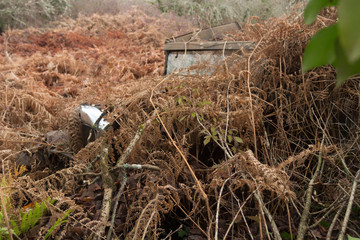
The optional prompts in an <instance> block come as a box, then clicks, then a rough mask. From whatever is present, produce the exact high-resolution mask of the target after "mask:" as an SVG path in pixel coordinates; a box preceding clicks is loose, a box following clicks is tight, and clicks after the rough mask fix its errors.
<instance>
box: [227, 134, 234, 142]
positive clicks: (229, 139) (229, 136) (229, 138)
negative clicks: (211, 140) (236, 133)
mask: <svg viewBox="0 0 360 240" xmlns="http://www.w3.org/2000/svg"><path fill="white" fill-rule="evenodd" d="M227 139H228V142H229V143H231V142H232V140H233V137H232V136H231V135H227Z"/></svg>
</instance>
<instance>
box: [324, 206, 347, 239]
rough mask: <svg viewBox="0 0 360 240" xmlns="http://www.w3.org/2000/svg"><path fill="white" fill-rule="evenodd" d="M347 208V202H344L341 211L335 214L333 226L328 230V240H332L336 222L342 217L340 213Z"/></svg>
mask: <svg viewBox="0 0 360 240" xmlns="http://www.w3.org/2000/svg"><path fill="white" fill-rule="evenodd" d="M344 206H345V202H343V203H342V204H341V205H340V208H339V210H338V211H337V212H336V214H335V217H334V218H333V220H332V222H331V224H330V227H329V229H328V232H327V234H326V240H331V234H332V231H333V229H334V227H335V225H336V221H337V220H338V218H339V216H340V213H341V212H342V210H343V208H344Z"/></svg>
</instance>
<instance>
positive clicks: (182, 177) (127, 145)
mask: <svg viewBox="0 0 360 240" xmlns="http://www.w3.org/2000/svg"><path fill="white" fill-rule="evenodd" d="M135 13H136V14H134V12H130V13H129V14H128V15H123V16H118V17H100V16H94V17H92V18H84V19H80V20H79V21H78V22H71V24H70V23H66V24H65V25H64V26H63V27H59V28H56V29H50V30H48V31H43V30H41V31H40V30H36V29H28V30H22V31H11V32H7V33H5V35H3V36H2V39H1V40H2V44H1V49H2V52H3V54H2V55H1V59H0V61H1V63H2V65H1V67H0V68H1V69H0V77H1V85H2V89H1V91H0V100H1V105H0V117H1V119H0V124H1V128H2V131H1V133H0V156H1V159H2V175H3V183H2V187H3V188H2V191H3V193H4V194H3V196H2V201H3V202H4V201H5V202H7V203H8V204H7V205H8V206H7V208H6V209H7V215H9V216H10V217H9V218H11V216H16V213H17V211H18V209H26V208H28V206H29V204H32V203H34V202H42V201H45V200H46V199H49V198H50V199H56V200H57V201H56V203H54V204H52V205H51V204H49V206H48V208H49V211H50V213H49V214H47V215H46V216H44V217H42V221H40V222H39V223H38V224H37V225H36V227H37V228H36V229H35V230H33V231H28V232H24V233H22V234H23V235H22V236H26V237H28V238H29V239H36V238H39V236H40V237H41V236H45V235H46V234H47V233H48V229H49V228H50V227H51V226H54V225H56V224H55V223H56V222H57V220H58V219H64V214H68V216H67V215H66V216H67V220H66V221H62V224H59V223H58V224H57V225H56V228H54V229H53V231H52V232H51V235H52V236H53V237H54V236H56V237H58V238H59V239H83V237H84V236H85V237H87V238H99V239H106V238H107V239H111V237H113V238H115V236H117V237H118V238H119V239H125V238H126V239H143V238H147V239H170V238H171V239H184V238H185V237H187V238H188V239H218V238H220V239H281V238H284V239H291V238H293V239H295V236H297V237H299V236H301V235H302V234H305V235H306V236H307V238H308V239H325V238H327V239H332V238H334V237H336V236H338V235H339V234H340V235H341V234H343V233H347V234H349V235H352V236H358V234H359V233H360V229H359V225H360V224H359V223H360V222H359V221H360V219H359V209H360V208H359V207H360V206H359V202H358V199H359V198H358V197H359V192H358V191H356V190H357V189H356V184H353V182H354V179H356V178H359V177H358V175H359V157H358V156H359V149H360V148H359V144H360V142H359V132H360V131H359V129H360V128H359V124H360V121H359V107H360V101H359V99H360V98H359V96H360V91H359V78H353V79H352V80H350V81H348V82H347V83H346V84H345V85H344V86H342V87H341V88H335V80H336V76H335V74H336V73H335V71H334V69H333V68H332V67H330V66H328V67H322V68H318V69H314V70H313V71H310V72H308V73H305V74H302V73H301V56H302V53H303V50H304V47H305V45H306V43H307V42H308V40H309V38H310V37H311V36H312V35H313V34H314V33H315V32H316V31H317V30H319V29H320V28H322V27H323V26H325V25H329V24H331V23H333V22H334V21H335V20H334V19H336V16H335V13H334V12H333V11H332V10H328V11H327V12H323V13H322V15H321V16H320V17H319V19H318V21H317V22H316V23H315V24H314V25H313V26H310V27H309V26H305V25H304V24H303V23H302V22H303V20H302V17H301V16H300V15H298V16H296V17H283V18H278V19H270V20H268V21H267V22H260V21H258V22H256V19H255V20H254V19H253V20H252V21H251V22H249V23H248V24H247V25H246V26H244V28H243V30H242V31H239V32H235V33H233V34H230V35H227V36H226V37H225V39H226V40H245V41H253V42H254V43H256V46H255V47H254V49H253V51H251V52H244V53H243V54H242V57H239V56H238V55H234V56H231V57H230V58H233V59H230V60H232V61H227V63H229V62H233V64H234V65H235V66H236V67H234V66H232V67H231V68H228V67H227V66H226V65H224V66H223V68H219V69H218V70H217V71H216V72H215V73H214V74H213V75H212V76H189V77H178V76H176V75H171V76H162V75H161V73H162V71H163V65H164V60H163V59H164V56H163V53H162V47H163V40H164V39H163V37H164V34H165V33H164V32H161V26H168V27H169V28H170V26H174V25H170V23H171V22H166V21H165V20H164V19H160V20H159V19H154V18H147V16H146V15H142V14H141V13H139V12H138V11H135ZM117 18H119V19H120V20H117ZM160 22H162V24H165V25H161V26H159V25H156V24H160ZM166 24H167V25H166ZM174 28H175V26H174ZM84 102H87V103H91V104H101V105H102V107H103V108H104V109H106V110H108V111H109V114H108V116H107V117H106V118H107V120H108V121H110V122H111V127H110V129H109V130H108V131H107V132H106V133H105V135H103V136H102V137H101V138H98V139H97V140H95V141H94V142H91V143H89V144H87V145H86V146H85V147H83V148H82V146H81V145H80V147H79V145H78V144H75V143H74V141H71V139H70V140H69V136H70V138H71V137H74V133H76V131H77V130H78V129H75V128H77V127H76V126H78V125H77V123H76V119H73V118H71V119H70V120H69V121H70V122H68V120H67V119H68V118H69V116H70V115H71V113H72V111H73V109H75V108H76V107H77V106H78V105H79V104H81V103H84ZM74 121H75V122H74ZM54 130H57V131H54ZM75 145H76V146H75ZM14 163H17V164H21V165H24V166H26V168H27V172H26V173H24V174H23V175H21V174H15V173H14V170H16V171H17V172H18V170H17V169H18V168H17V167H16V166H14V165H15V164H14ZM14 174H15V176H16V177H14ZM10 180H11V181H10ZM354 183H356V181H355V182H354ZM354 199H355V200H354ZM3 206H4V204H3ZM348 206H350V212H349V215H348V214H347V212H348V211H349V210H348V208H349V207H348ZM343 226H344V228H345V229H344V232H343V233H342V231H343V230H342V228H343ZM4 227H5V225H4Z"/></svg>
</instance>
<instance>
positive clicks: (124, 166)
mask: <svg viewBox="0 0 360 240" xmlns="http://www.w3.org/2000/svg"><path fill="white" fill-rule="evenodd" d="M120 168H122V169H136V170H141V169H149V170H153V171H160V168H159V167H157V166H154V165H150V164H142V165H141V164H127V163H125V164H122V165H118V166H116V167H114V168H113V169H111V171H115V170H117V169H120Z"/></svg>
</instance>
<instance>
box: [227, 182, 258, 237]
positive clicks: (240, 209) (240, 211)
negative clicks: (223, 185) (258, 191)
mask: <svg viewBox="0 0 360 240" xmlns="http://www.w3.org/2000/svg"><path fill="white" fill-rule="evenodd" d="M230 192H231V194H232V195H233V196H234V193H233V191H231V189H230ZM253 194H254V192H252V193H251V194H249V196H248V197H247V198H246V199H245V201H244V202H243V204H242V205H240V206H239V210H238V211H237V213H236V214H235V216H234V218H233V221H231V223H230V225H229V227H228V229H227V230H226V233H225V235H224V238H223V240H226V239H227V235H228V234H229V232H230V229H231V228H232V226H233V225H234V223H235V219H236V218H237V217H238V215H239V213H241V215H242V217H243V219H244V222H245V225H246V227H247V230H248V232H249V234H250V237H251V239H254V237H253V235H252V234H251V231H250V228H249V225H248V223H247V221H246V218H245V216H244V212H243V210H242V209H243V207H244V206H245V204H246V203H247V201H248V200H249V199H250V197H252V195H253ZM234 198H235V199H236V201H238V199H237V198H236V196H234Z"/></svg>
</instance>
